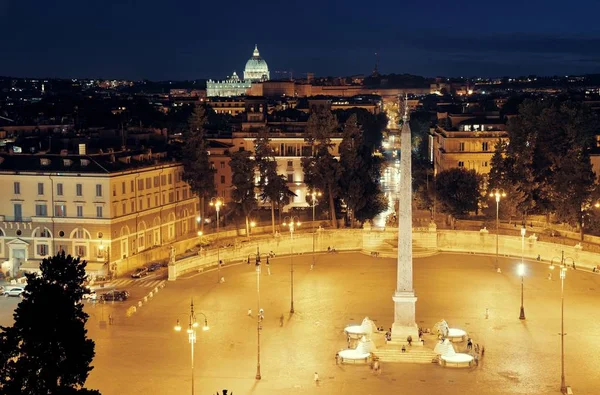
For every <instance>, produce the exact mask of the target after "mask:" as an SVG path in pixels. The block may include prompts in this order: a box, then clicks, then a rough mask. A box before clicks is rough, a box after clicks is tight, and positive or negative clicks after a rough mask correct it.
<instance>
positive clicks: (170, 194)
mask: <svg viewBox="0 0 600 395" xmlns="http://www.w3.org/2000/svg"><path fill="white" fill-rule="evenodd" d="M169 203H173V192H169Z"/></svg>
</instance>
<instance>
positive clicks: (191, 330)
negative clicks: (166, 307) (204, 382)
mask: <svg viewBox="0 0 600 395" xmlns="http://www.w3.org/2000/svg"><path fill="white" fill-rule="evenodd" d="M199 314H201V315H202V316H203V317H204V326H203V327H202V330H203V331H207V330H208V329H209V327H208V319H207V318H206V315H205V314H204V313H199ZM198 326H199V325H198V321H196V314H195V313H194V299H193V298H192V300H191V302H190V314H189V323H188V329H187V333H188V341H189V342H190V347H191V349H192V395H194V344H196V328H198ZM175 331H176V332H181V324H180V322H179V320H177V324H176V325H175Z"/></svg>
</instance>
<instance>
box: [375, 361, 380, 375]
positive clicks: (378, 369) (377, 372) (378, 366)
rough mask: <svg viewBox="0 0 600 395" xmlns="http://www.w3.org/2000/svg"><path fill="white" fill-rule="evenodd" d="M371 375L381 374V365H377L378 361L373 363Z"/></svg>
mask: <svg viewBox="0 0 600 395" xmlns="http://www.w3.org/2000/svg"><path fill="white" fill-rule="evenodd" d="M373 373H376V374H380V373H381V365H380V364H379V361H375V362H374V363H373Z"/></svg>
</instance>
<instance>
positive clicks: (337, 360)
mask: <svg viewBox="0 0 600 395" xmlns="http://www.w3.org/2000/svg"><path fill="white" fill-rule="evenodd" d="M335 364H336V365H339V364H340V353H339V352H336V353H335Z"/></svg>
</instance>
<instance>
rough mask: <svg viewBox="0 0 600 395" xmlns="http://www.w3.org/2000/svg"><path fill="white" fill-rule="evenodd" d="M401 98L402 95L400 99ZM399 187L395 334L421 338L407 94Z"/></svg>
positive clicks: (393, 298)
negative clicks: (414, 282) (413, 229)
mask: <svg viewBox="0 0 600 395" xmlns="http://www.w3.org/2000/svg"><path fill="white" fill-rule="evenodd" d="M398 100H400V98H399V99H398ZM400 144H401V147H400V185H399V186H400V191H399V193H398V266H397V273H396V292H394V296H392V300H393V301H394V324H393V325H392V337H393V339H394V340H397V341H403V340H406V338H407V337H408V336H409V335H410V336H412V338H413V340H417V339H418V338H419V329H418V327H417V324H416V321H415V304H416V302H417V298H416V296H415V291H414V289H413V260H412V171H411V145H412V142H411V132H410V126H409V124H408V98H405V102H404V115H403V117H402V130H401V132H400Z"/></svg>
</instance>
